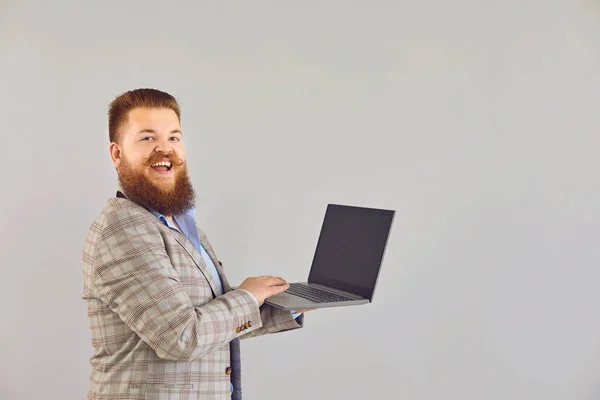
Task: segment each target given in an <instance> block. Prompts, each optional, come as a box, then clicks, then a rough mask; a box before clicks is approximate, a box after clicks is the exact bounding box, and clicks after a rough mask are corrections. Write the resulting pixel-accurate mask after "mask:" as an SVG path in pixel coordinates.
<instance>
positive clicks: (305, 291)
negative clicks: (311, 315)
mask: <svg viewBox="0 0 600 400" xmlns="http://www.w3.org/2000/svg"><path fill="white" fill-rule="evenodd" d="M285 293H289V294H293V295H295V296H298V297H302V298H304V299H308V300H310V301H314V302H315V303H333V302H336V301H348V300H355V299H353V298H350V297H346V296H341V295H339V294H333V293H329V292H326V291H325V290H321V289H317V288H315V287H313V286H306V285H303V284H301V283H290V288H289V289H288V290H286V291H285Z"/></svg>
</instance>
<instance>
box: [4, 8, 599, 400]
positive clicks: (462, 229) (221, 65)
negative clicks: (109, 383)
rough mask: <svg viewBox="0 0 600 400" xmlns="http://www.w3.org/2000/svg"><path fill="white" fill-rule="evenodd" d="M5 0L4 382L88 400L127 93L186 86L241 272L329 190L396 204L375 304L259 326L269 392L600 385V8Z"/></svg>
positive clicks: (278, 263)
mask: <svg viewBox="0 0 600 400" xmlns="http://www.w3.org/2000/svg"><path fill="white" fill-rule="evenodd" d="M169 3H170V2H166V1H128V2H116V1H112V2H93V3H92V2H82V1H58V2H51V1H17V0H14V1H7V0H3V1H0V57H1V59H0V122H1V125H0V126H1V136H0V137H1V138H2V141H1V144H2V148H1V150H2V161H3V168H2V173H1V176H2V196H0V204H1V208H0V210H1V211H2V216H1V219H2V223H1V224H0V233H1V240H0V265H1V268H2V270H1V272H2V275H1V281H0V282H1V284H0V285H1V290H0V305H1V307H2V313H1V314H0V399H2V400H4V399H6V400H13V399H82V398H84V396H85V393H86V392H87V389H88V376H89V373H90V370H91V367H90V364H89V357H90V356H91V354H92V348H91V344H90V335H89V331H88V322H87V316H86V304H85V302H84V301H83V300H82V299H81V291H82V271H81V270H82V260H81V252H82V248H83V240H84V237H85V235H86V233H87V230H88V228H89V226H90V224H91V223H92V221H93V220H94V218H95V217H96V216H97V215H98V213H99V212H100V211H101V209H102V208H103V207H104V205H105V203H106V200H107V199H108V198H109V197H112V196H114V192H115V188H116V173H115V171H114V168H113V167H112V164H111V162H110V157H109V153H108V133H107V132H108V131H107V117H106V112H107V108H108V104H109V102H110V101H111V100H112V99H113V98H114V97H115V96H117V95H118V94H120V93H122V92H124V91H126V90H129V89H133V88H138V87H154V88H158V89H162V90H165V91H168V92H170V93H172V94H173V95H175V96H176V97H177V98H178V99H179V101H180V103H181V107H182V112H183V115H182V128H183V130H184V135H185V136H184V145H185V147H186V151H187V155H188V162H189V168H190V174H191V177H192V181H193V184H194V186H195V188H196V190H197V192H198V202H197V207H198V223H199V225H200V226H201V228H202V229H203V230H204V231H205V232H206V233H207V234H208V235H209V238H210V240H211V242H212V243H213V245H214V247H215V249H216V251H217V255H218V256H219V258H220V259H221V260H222V261H223V262H224V266H225V268H226V271H227V273H228V276H229V278H230V280H231V282H232V283H233V284H239V283H241V281H242V280H243V279H244V277H246V276H257V275H263V274H276V275H281V276H283V277H284V278H286V279H287V280H288V281H299V280H304V279H305V278H306V277H307V274H308V269H309V267H310V262H311V260H312V256H313V252H314V248H315V245H316V241H317V237H318V233H319V229H320V226H321V222H322V218H323V215H324V212H325V207H326V205H327V204H328V203H342V204H353V205H360V206H367V207H380V208H391V209H394V210H396V217H395V222H394V226H393V228H392V233H391V236H390V241H389V245H388V249H387V253H386V256H385V259H384V264H383V267H382V272H381V275H380V279H379V285H378V287H377V291H376V293H375V298H374V302H373V303H372V304H370V305H365V306H360V307H347V308H336V309H327V310H317V311H313V312H310V313H309V314H307V315H306V325H305V328H304V329H303V330H300V331H295V332H293V333H283V334H278V335H272V336H268V337H261V338H256V339H251V340H248V341H244V342H243V343H242V344H243V347H242V360H243V368H244V372H243V379H244V381H243V382H244V392H245V398H246V399H250V400H252V399H260V400H266V399H281V398H286V399H290V400H291V399H307V398H313V399H325V398H327V399H367V398H368V399H418V400H434V399H460V400H465V399H489V400H495V399H498V400H505V399H544V400H554V399H569V400H573V399H597V398H598V396H600V317H599V315H600V313H599V308H600V290H598V287H599V282H600V268H599V266H600V246H599V239H600V216H599V212H600V161H599V157H598V154H599V150H600V134H599V129H598V127H599V126H600V125H599V122H600V113H599V112H598V109H599V105H600V3H598V1H595V0H583V1H579V0H565V1H557V0H543V1H542V0H535V1H534V0H531V1H523V0H518V1H517V0H507V1H502V2H500V1H474V0H473V1H468V0H455V1H444V0H436V1H433V0H429V1H411V2H409V1H368V2H367V1H362V2H359V1H341V0H338V1H321V2H317V1H305V2H281V1H264V0H261V1H253V2H244V3H243V4H242V3H241V2H192V1H187V2H172V3H171V4H169Z"/></svg>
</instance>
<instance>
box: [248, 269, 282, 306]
mask: <svg viewBox="0 0 600 400" xmlns="http://www.w3.org/2000/svg"><path fill="white" fill-rule="evenodd" d="M237 288H238V289H244V290H247V291H248V292H250V293H251V294H252V295H253V296H254V297H255V298H256V300H257V301H258V305H259V306H262V305H263V303H264V302H265V299H266V298H267V297H271V296H275V295H276V294H279V293H281V292H284V291H286V290H288V289H289V288H290V285H289V284H288V283H287V282H286V281H285V280H283V279H282V278H278V277H275V276H259V277H257V278H246V280H244V282H242V284H241V285H240V286H238V287H237Z"/></svg>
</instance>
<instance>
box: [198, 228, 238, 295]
mask: <svg viewBox="0 0 600 400" xmlns="http://www.w3.org/2000/svg"><path fill="white" fill-rule="evenodd" d="M196 230H197V231H198V237H199V238H200V244H201V245H202V247H203V248H204V250H206V253H207V254H208V256H209V257H210V259H211V260H212V262H213V264H214V265H215V268H217V272H218V273H219V276H220V277H221V283H222V284H223V292H224V293H227V292H230V291H231V286H230V285H229V281H228V280H227V277H226V276H225V272H224V271H223V266H222V264H221V261H219V260H218V259H217V255H216V254H215V252H214V250H213V248H212V246H211V245H210V243H209V242H208V238H207V237H206V235H204V233H203V232H202V231H201V230H200V229H197V228H196Z"/></svg>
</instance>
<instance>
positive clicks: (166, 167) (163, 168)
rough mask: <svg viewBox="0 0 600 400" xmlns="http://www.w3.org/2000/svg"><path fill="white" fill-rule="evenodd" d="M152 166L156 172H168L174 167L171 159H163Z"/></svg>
mask: <svg viewBox="0 0 600 400" xmlns="http://www.w3.org/2000/svg"><path fill="white" fill-rule="evenodd" d="M151 168H152V169H153V170H154V171H156V172H163V173H164V172H168V171H170V170H171V169H172V168H173V164H172V163H171V162H170V161H161V162H157V163H155V164H152V165H151Z"/></svg>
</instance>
